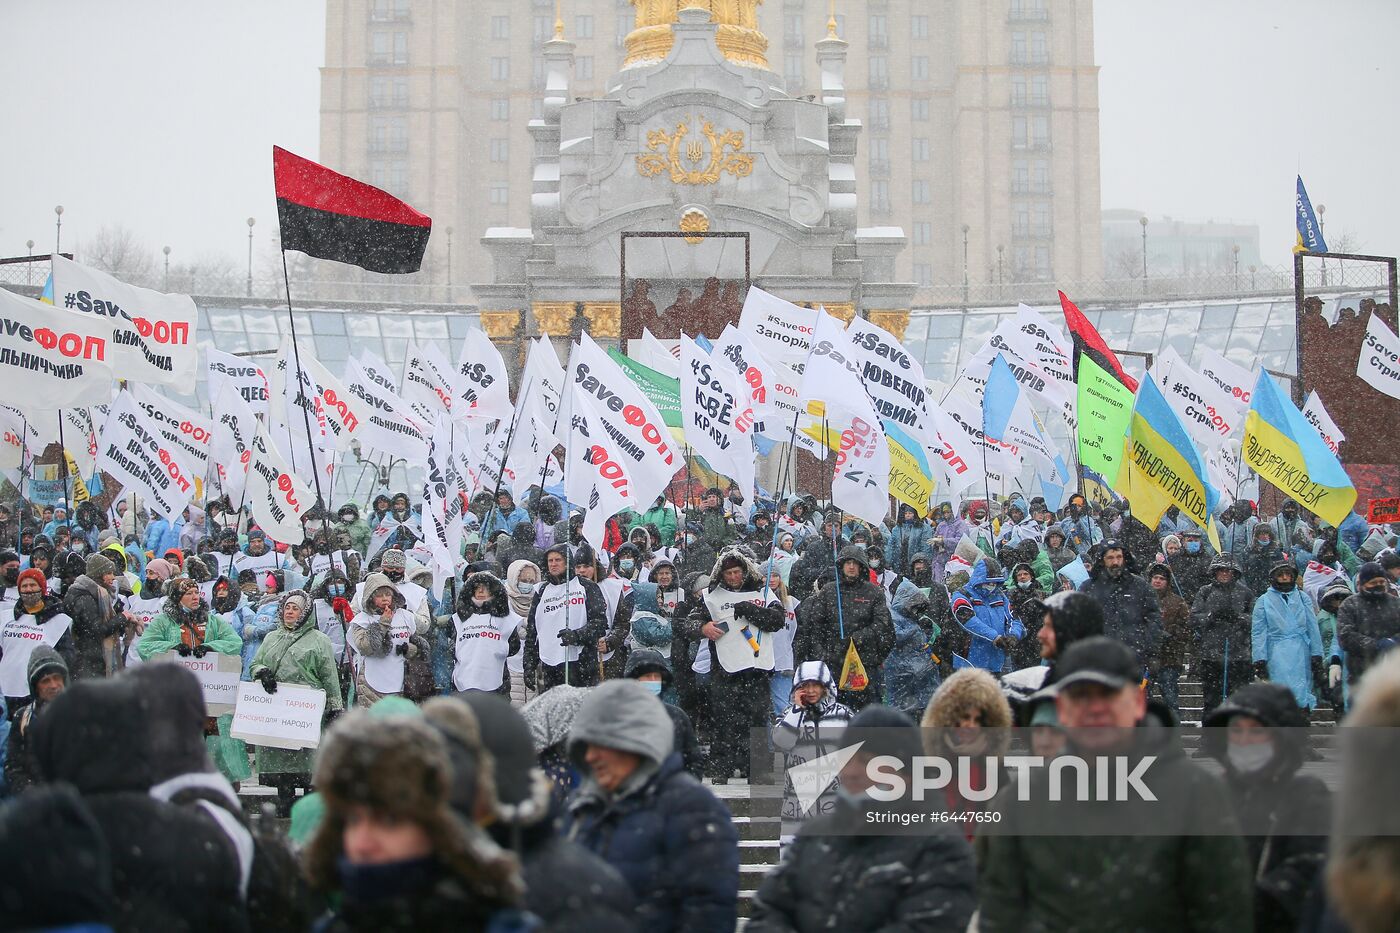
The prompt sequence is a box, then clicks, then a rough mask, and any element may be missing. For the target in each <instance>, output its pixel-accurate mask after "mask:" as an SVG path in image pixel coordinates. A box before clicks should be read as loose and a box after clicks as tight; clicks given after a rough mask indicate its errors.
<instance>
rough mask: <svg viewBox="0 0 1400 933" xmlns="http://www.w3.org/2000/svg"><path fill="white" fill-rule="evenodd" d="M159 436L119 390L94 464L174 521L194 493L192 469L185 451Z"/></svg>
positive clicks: (128, 492)
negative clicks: (100, 449)
mask: <svg viewBox="0 0 1400 933" xmlns="http://www.w3.org/2000/svg"><path fill="white" fill-rule="evenodd" d="M163 435H164V432H163V431H162V430H161V428H160V425H159V424H158V423H157V422H155V421H153V420H152V419H151V418H150V417H149V416H148V415H147V414H146V412H145V411H144V410H143V409H142V407H141V406H140V405H138V404H137V402H136V399H134V398H132V396H131V393H130V392H122V393H120V394H119V395H118V396H117V400H116V401H115V402H113V403H112V407H111V409H110V410H109V411H108V412H107V422H106V424H105V425H103V427H102V452H101V453H100V454H99V455H98V458H97V468H98V469H99V470H102V471H104V472H106V473H107V474H108V475H110V476H111V477H112V478H113V479H115V480H116V481H117V482H119V483H121V484H122V489H123V490H124V493H125V494H126V495H131V494H133V493H135V494H137V495H139V496H140V497H141V498H143V499H144V500H145V501H146V506H147V507H148V508H150V509H152V510H154V511H156V512H159V513H160V514H161V515H163V516H165V518H166V519H168V520H170V521H172V522H173V521H175V519H177V518H178V517H179V516H180V513H181V512H182V511H184V508H185V506H186V505H188V504H189V501H190V498H191V497H192V496H193V495H194V479H195V474H194V473H192V472H191V469H190V463H189V461H188V460H187V459H186V457H185V454H184V451H182V450H180V449H179V448H178V447H176V446H174V445H173V444H171V443H170V442H169V441H168V440H166V439H165V437H164V436H163Z"/></svg>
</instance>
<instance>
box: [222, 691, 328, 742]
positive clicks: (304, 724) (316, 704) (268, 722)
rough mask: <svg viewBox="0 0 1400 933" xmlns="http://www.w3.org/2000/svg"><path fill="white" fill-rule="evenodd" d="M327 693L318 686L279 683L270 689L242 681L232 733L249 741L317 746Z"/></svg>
mask: <svg viewBox="0 0 1400 933" xmlns="http://www.w3.org/2000/svg"><path fill="white" fill-rule="evenodd" d="M325 708H326V694H325V693H324V692H323V691H321V690H318V689H316V688H315V687H302V686H298V685H297V684H283V683H279V684H278V685H277V692H276V693H268V692H267V691H265V690H264V689H263V687H262V684H259V683H247V682H244V683H240V684H239V685H238V703H237V706H236V708H235V709H234V711H233V727H232V728H231V729H230V730H229V735H231V736H233V737H234V738H235V739H242V740H243V741H245V742H247V743H248V744H249V745H266V746H270V747H272V748H315V747H316V746H317V745H319V744H320V743H321V713H322V712H323V711H324V710H325Z"/></svg>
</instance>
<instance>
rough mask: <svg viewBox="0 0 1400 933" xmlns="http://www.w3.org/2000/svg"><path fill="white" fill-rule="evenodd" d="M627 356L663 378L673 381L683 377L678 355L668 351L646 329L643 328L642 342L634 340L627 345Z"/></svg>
mask: <svg viewBox="0 0 1400 933" xmlns="http://www.w3.org/2000/svg"><path fill="white" fill-rule="evenodd" d="M677 349H678V350H679V348H677ZM627 355H628V356H629V357H631V358H632V359H634V360H636V361H637V362H638V363H641V364H642V365H643V366H645V367H647V368H648V369H654V370H656V371H657V372H659V373H661V374H662V375H663V376H670V377H671V378H672V379H679V378H680V377H681V361H680V360H679V359H678V358H677V357H676V354H675V353H673V352H672V351H670V350H668V349H666V347H665V345H664V344H662V342H661V341H660V340H657V339H656V338H655V337H654V336H652V333H651V331H649V330H647V329H646V328H645V327H643V328H642V339H641V340H633V341H631V342H629V343H628V344H627Z"/></svg>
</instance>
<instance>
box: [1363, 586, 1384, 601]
mask: <svg viewBox="0 0 1400 933" xmlns="http://www.w3.org/2000/svg"><path fill="white" fill-rule="evenodd" d="M1361 593H1362V595H1363V596H1369V597H1371V598H1372V599H1384V598H1385V587H1383V586H1377V587H1374V588H1372V587H1369V586H1367V587H1362V588H1361Z"/></svg>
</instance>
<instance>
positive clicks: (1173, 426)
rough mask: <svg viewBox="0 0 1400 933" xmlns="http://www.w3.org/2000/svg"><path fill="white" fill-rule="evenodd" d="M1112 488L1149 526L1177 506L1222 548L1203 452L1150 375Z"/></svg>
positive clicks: (1142, 386)
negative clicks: (1125, 499) (1197, 447)
mask: <svg viewBox="0 0 1400 933" xmlns="http://www.w3.org/2000/svg"><path fill="white" fill-rule="evenodd" d="M1314 433H1316V432H1314ZM1114 488H1115V489H1116V490H1118V492H1119V493H1121V494H1122V495H1123V496H1125V497H1127V499H1128V501H1129V502H1130V503H1131V504H1132V509H1133V514H1134V515H1135V516H1137V518H1138V520H1139V521H1141V522H1143V523H1144V524H1146V525H1147V527H1148V528H1156V527H1157V524H1158V523H1159V522H1160V521H1161V520H1162V515H1163V513H1165V512H1166V511H1167V509H1169V508H1171V507H1172V506H1176V507H1177V508H1178V509H1180V510H1181V514H1182V515H1185V516H1186V517H1188V518H1190V519H1191V520H1192V521H1194V522H1195V523H1196V524H1197V525H1200V526H1201V527H1202V528H1204V529H1205V530H1206V536H1207V537H1208V538H1209V539H1210V543H1211V545H1212V546H1213V547H1214V548H1215V549H1216V550H1217V551H1219V550H1220V535H1219V533H1218V532H1217V531H1216V528H1215V524H1214V521H1213V520H1212V518H1211V516H1213V515H1214V514H1215V506H1216V503H1217V502H1218V501H1219V499H1220V493H1219V492H1217V491H1216V489H1215V487H1213V486H1211V485H1210V483H1208V482H1207V481H1206V462H1205V458H1204V457H1203V456H1202V455H1201V452H1200V451H1199V450H1197V449H1196V445H1195V444H1194V443H1192V441H1191V436H1190V434H1188V433H1187V431H1186V426H1185V425H1184V424H1182V423H1181V418H1180V417H1178V416H1177V413H1176V412H1174V411H1172V408H1171V406H1170V405H1168V404H1167V400H1166V398H1164V397H1163V396H1162V390H1161V389H1159V388H1157V385H1156V382H1155V381H1154V380H1152V379H1144V380H1142V382H1140V383H1138V391H1137V398H1136V400H1135V401H1134V404H1133V415H1132V418H1131V419H1130V420H1129V422H1128V432H1127V436H1126V437H1125V438H1124V440H1123V466H1122V468H1121V469H1120V470H1119V471H1118V478H1117V480H1116V482H1115V483H1114Z"/></svg>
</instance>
